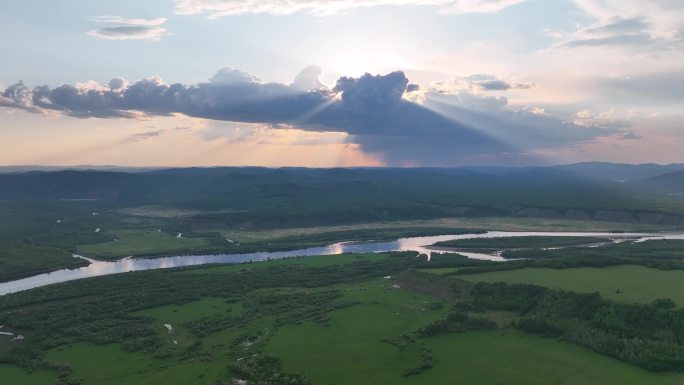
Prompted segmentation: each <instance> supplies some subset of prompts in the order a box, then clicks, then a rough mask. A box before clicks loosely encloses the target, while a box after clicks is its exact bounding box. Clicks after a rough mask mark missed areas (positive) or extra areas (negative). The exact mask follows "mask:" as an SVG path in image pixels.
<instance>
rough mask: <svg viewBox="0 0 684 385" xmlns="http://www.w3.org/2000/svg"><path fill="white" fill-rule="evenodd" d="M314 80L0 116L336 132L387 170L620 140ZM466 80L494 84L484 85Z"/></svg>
mask: <svg viewBox="0 0 684 385" xmlns="http://www.w3.org/2000/svg"><path fill="white" fill-rule="evenodd" d="M317 71H318V70H317V69H316V68H311V67H308V69H305V71H304V75H301V73H300V75H301V76H298V77H299V78H300V80H299V81H295V82H294V83H293V84H291V85H286V84H280V83H265V82H262V81H260V80H258V78H257V77H255V76H253V75H250V74H247V73H244V72H242V71H239V70H235V69H222V70H220V71H219V72H217V74H216V75H214V77H212V78H211V81H209V82H207V83H200V84H196V85H184V84H179V83H176V84H168V83H166V82H164V81H163V80H161V79H160V78H157V77H152V78H148V79H143V80H140V81H137V82H134V83H129V82H127V81H126V80H124V79H120V78H116V79H113V80H112V81H110V82H109V86H108V87H106V86H101V85H99V84H97V83H94V82H85V83H81V84H77V85H76V86H72V85H62V86H59V87H57V88H54V89H50V88H49V87H47V86H39V87H35V88H33V89H30V88H29V87H27V86H26V85H24V84H23V83H17V84H15V85H12V86H10V87H8V88H7V89H5V90H4V91H3V92H2V93H0V106H4V107H10V108H19V109H24V110H27V111H32V112H43V111H48V112H50V111H52V112H59V113H63V114H66V115H70V116H74V117H78V118H89V117H97V118H135V117H140V116H144V115H151V116H170V115H173V114H184V115H187V116H190V117H196V118H204V119H212V120H218V121H229V122H242V123H261V124H264V125H265V127H268V128H269V129H275V130H277V129H281V128H291V127H296V128H299V129H303V130H308V131H314V132H343V133H346V134H348V135H349V138H350V140H351V141H353V142H354V143H357V144H358V145H359V146H360V147H361V149H362V150H364V151H366V152H367V153H372V154H374V155H377V156H378V157H380V158H382V159H383V160H384V161H385V162H386V163H388V164H404V162H405V161H406V160H407V159H409V160H411V161H412V162H415V164H432V165H435V164H442V165H444V164H456V163H459V162H463V161H464V159H470V158H472V157H474V156H483V155H487V154H489V155H493V154H504V153H505V154H515V153H518V154H523V153H525V152H527V151H528V150H529V149H532V148H536V147H554V146H563V145H568V144H572V143H577V142H582V141H588V140H591V139H593V138H595V137H596V136H600V135H606V134H610V133H615V132H617V131H616V130H611V129H606V128H603V127H598V126H581V125H577V124H574V123H572V122H569V121H568V120H567V119H562V118H560V117H556V116H553V115H551V114H549V113H546V112H544V113H540V111H541V110H540V109H538V108H537V109H535V108H530V109H519V110H514V109H511V108H509V107H508V100H507V99H506V97H504V96H488V95H485V94H478V93H474V92H471V91H470V90H468V89H461V90H458V91H454V90H447V89H446V88H442V89H440V88H434V87H428V88H420V87H417V86H415V85H414V86H410V85H409V80H408V79H407V77H406V76H405V74H404V73H403V72H400V71H396V72H392V73H389V74H386V75H371V74H365V75H363V76H361V77H358V78H353V77H341V78H339V79H338V81H337V83H336V85H335V86H334V88H332V89H326V88H321V87H317V88H315V89H313V90H305V89H306V88H310V86H311V85H318V84H319V83H317V82H316V76H314V75H316V74H317V73H318V72H317ZM473 79H475V80H472V81H473V82H476V83H477V82H487V81H492V80H491V79H490V77H489V76H485V75H478V76H475V77H473ZM487 79H489V80H487ZM305 80H306V81H305ZM304 85H306V86H304ZM409 89H410V90H411V92H412V93H416V92H420V93H422V94H423V96H424V99H423V100H424V102H423V104H419V103H415V102H413V101H410V100H407V96H408V95H409V94H408V93H407V90H409ZM542 112H543V111H542ZM150 135H152V134H150Z"/></svg>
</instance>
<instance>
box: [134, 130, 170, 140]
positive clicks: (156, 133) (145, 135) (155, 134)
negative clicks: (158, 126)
mask: <svg viewBox="0 0 684 385" xmlns="http://www.w3.org/2000/svg"><path fill="white" fill-rule="evenodd" d="M161 134H162V130H156V131H146V132H140V133H137V134H132V135H129V136H128V140H129V141H131V142H139V141H142V140H145V139H150V138H156V137H158V136H161Z"/></svg>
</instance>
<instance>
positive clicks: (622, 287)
mask: <svg viewBox="0 0 684 385" xmlns="http://www.w3.org/2000/svg"><path fill="white" fill-rule="evenodd" d="M459 277H460V278H461V279H465V280H468V281H472V282H507V283H528V284H534V285H539V286H545V287H550V288H556V289H562V290H567V291H574V292H580V293H593V292H599V293H600V294H601V296H603V297H605V298H608V299H611V300H614V301H618V302H626V303H650V302H652V301H653V300H654V299H656V298H665V297H666V298H671V299H672V300H673V301H674V302H675V304H677V306H679V307H682V306H684V271H681V270H675V271H665V270H656V269H650V268H647V267H643V266H631V265H621V266H613V267H605V268H574V269H562V270H558V269H545V268H525V269H521V270H511V271H500V272H490V273H483V274H469V275H463V276H459Z"/></svg>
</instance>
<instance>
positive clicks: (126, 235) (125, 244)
mask: <svg viewBox="0 0 684 385" xmlns="http://www.w3.org/2000/svg"><path fill="white" fill-rule="evenodd" d="M111 234H113V235H114V236H115V237H116V239H114V240H112V241H109V242H104V243H95V244H90V245H81V246H78V248H77V251H78V252H79V253H82V254H83V255H85V256H88V257H93V258H96V259H119V258H122V257H126V256H136V257H142V256H150V255H161V254H168V255H171V254H192V253H193V252H196V251H199V250H201V249H202V247H203V246H206V245H207V244H208V243H207V241H206V240H204V239H202V238H182V237H181V238H179V237H177V236H172V235H170V234H166V233H163V232H161V231H158V230H155V229H147V230H120V231H111Z"/></svg>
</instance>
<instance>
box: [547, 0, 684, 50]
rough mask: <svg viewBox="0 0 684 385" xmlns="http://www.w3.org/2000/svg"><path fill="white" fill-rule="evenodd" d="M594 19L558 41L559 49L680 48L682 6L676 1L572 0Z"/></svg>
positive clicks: (683, 25)
mask: <svg viewBox="0 0 684 385" xmlns="http://www.w3.org/2000/svg"><path fill="white" fill-rule="evenodd" d="M574 2H575V4H576V5H577V6H578V7H579V8H580V9H581V10H582V11H584V12H585V13H586V14H587V15H589V16H590V17H593V18H594V19H595V20H596V21H595V22H594V23H593V24H591V25H589V26H582V27H580V28H578V29H577V30H576V31H574V32H573V33H572V34H570V38H569V39H567V40H566V41H563V42H561V43H560V44H558V45H557V46H558V47H562V48H578V47H606V46H613V47H623V48H625V47H627V48H633V49H636V50H641V51H643V50H658V51H665V50H667V51H675V50H679V49H680V48H682V47H684V7H682V3H681V1H680V0H650V1H642V0H574Z"/></svg>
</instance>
